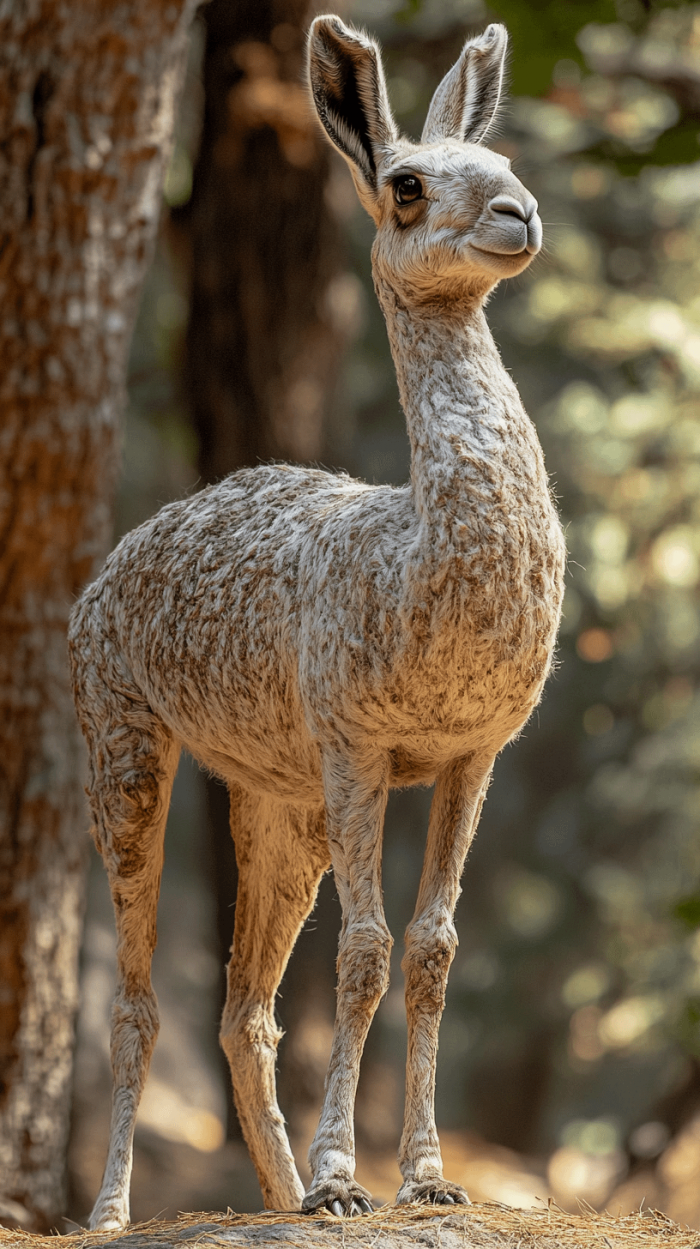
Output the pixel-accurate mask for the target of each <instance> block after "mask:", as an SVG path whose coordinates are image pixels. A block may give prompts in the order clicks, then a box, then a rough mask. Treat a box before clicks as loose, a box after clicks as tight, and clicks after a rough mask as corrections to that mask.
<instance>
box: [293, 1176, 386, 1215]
mask: <svg viewBox="0 0 700 1249" xmlns="http://www.w3.org/2000/svg"><path fill="white" fill-rule="evenodd" d="M301 1208H302V1210H303V1211H304V1213H305V1214H314V1213H316V1214H317V1213H318V1212H319V1211H320V1210H328V1211H330V1213H331V1214H335V1215H336V1216H337V1217H338V1218H339V1219H352V1218H355V1217H356V1216H357V1215H359V1214H371V1213H372V1210H373V1209H374V1207H373V1205H372V1201H371V1198H370V1195H369V1193H368V1192H367V1189H366V1188H362V1187H361V1186H360V1185H359V1184H356V1183H355V1181H354V1180H350V1181H347V1180H327V1181H326V1182H325V1183H323V1184H317V1185H315V1187H314V1188H310V1189H309V1191H308V1193H307V1194H306V1196H305V1197H304V1200H303V1202H302V1205H301Z"/></svg>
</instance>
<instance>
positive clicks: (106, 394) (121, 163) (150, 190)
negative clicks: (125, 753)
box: [0, 0, 193, 1228]
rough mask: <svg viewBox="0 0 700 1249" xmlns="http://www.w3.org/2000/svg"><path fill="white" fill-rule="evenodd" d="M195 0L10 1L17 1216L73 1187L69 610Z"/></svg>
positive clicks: (6, 1135)
mask: <svg viewBox="0 0 700 1249" xmlns="http://www.w3.org/2000/svg"><path fill="white" fill-rule="evenodd" d="M192 7H193V6H192V3H191V0H169V2H168V3H166V2H164V0H127V2H126V3H121V4H117V3H116V2H115V0H73V3H71V4H60V3H58V0H15V3H13V4H5V5H3V6H2V8H1V9H0V207H1V213H0V221H1V222H2V228H1V232H0V300H1V305H2V309H3V316H2V321H1V322H0V361H1V367H0V402H1V405H2V409H1V410H2V419H1V423H0V535H1V537H0V638H1V642H0V986H1V987H0V1217H2V1216H3V1215H4V1217H5V1218H6V1219H7V1218H8V1217H10V1218H12V1217H13V1216H14V1218H15V1219H16V1220H17V1221H18V1222H21V1223H23V1224H24V1225H26V1226H31V1227H34V1228H41V1227H42V1226H46V1225H48V1224H50V1223H51V1222H52V1221H53V1220H55V1218H56V1216H57V1215H58V1214H59V1213H60V1209H61V1206H62V1202H63V1191H64V1161H65V1143H66V1137H67V1130H68V1112H69V1094H70V1079H71V1050H72V1040H73V1017H74V1010H75V1005H76V994H77V957H78V948H79V940H80V933H81V914H82V894H83V875H84V862H85V853H84V852H85V847H86V840H87V838H86V824H87V819H86V812H85V810H84V804H83V796H82V784H81V781H82V776H81V773H82V761H81V757H82V746H81V744H80V740H79V732H78V728H77V724H76V723H75V717H74V712H73V706H72V699H71V695H70V690H69V681H68V666H67V656H66V644H65V629H66V622H67V617H68V613H69V610H70V608H71V606H72V603H73V601H74V598H75V596H76V594H77V593H78V591H79V590H80V588H81V586H82V585H83V584H84V583H85V581H86V580H87V579H88V578H89V577H90V576H92V575H93V574H94V572H95V571H96V569H97V566H98V564H99V562H100V561H101V560H102V558H103V557H104V555H105V554H106V551H107V547H108V543H109V541H110V537H111V521H112V499H113V491H114V483H115V475H116V469H117V467H118V444H119V437H120V428H121V413H122V407H123V393H124V377H125V365H126V353H127V348H128V340H129V334H130V330H131V325H132V321H133V314H134V310H135V301H136V296H137V294H138V291H139V287H140V284H141V281H142V279H143V277H144V275H145V271H146V267H147V263H148V259H149V255H150V243H151V240H152V238H153V236H154V232H155V228H156V224H157V219H158V212H159V204H160V186H161V181H162V176H163V172H164V163H165V161H166V160H167V157H168V152H169V143H170V136H171V132H172V126H173V108H174V100H175V95H176V92H177V87H178V84H179V81H180V77H181V67H182V63H183V53H184V51H185V45H186V38H185V36H186V30H187V24H188V20H189V17H190V15H191V12H192Z"/></svg>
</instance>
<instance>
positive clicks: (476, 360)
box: [375, 271, 549, 548]
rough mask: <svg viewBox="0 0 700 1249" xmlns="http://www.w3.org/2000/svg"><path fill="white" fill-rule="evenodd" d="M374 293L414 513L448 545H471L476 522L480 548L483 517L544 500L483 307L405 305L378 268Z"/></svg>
mask: <svg viewBox="0 0 700 1249" xmlns="http://www.w3.org/2000/svg"><path fill="white" fill-rule="evenodd" d="M375 286H376V290H377V296H378V298H379V302H380V304H381V307H382V311H383V312H384V316H385V318H386V323H387V328H388V332H389V341H390V344H391V351H392V355H393V358H394V364H395V367H396V374H397V378H398V384H399V393H400V396H401V403H402V405H403V409H404V413H405V415H406V422H407V425H408V433H409V437H410V440H411V452H412V454H411V483H412V489H413V494H414V501H415V508H416V512H417V514H418V516H419V518H420V519H421V520H422V521H423V522H424V523H425V524H426V525H428V526H429V527H430V529H431V531H433V532H435V529H436V527H437V528H438V529H441V530H443V532H445V531H446V530H447V531H449V535H450V542H451V544H455V541H456V545H457V546H461V547H463V548H464V547H465V546H467V547H468V546H470V545H472V543H473V541H474V539H475V538H476V537H477V535H476V534H475V533H472V532H471V530H472V529H473V528H474V525H475V524H476V525H477V527H478V528H479V529H480V530H482V533H481V535H480V538H479V540H480V541H481V542H483V536H484V535H483V524H484V521H485V520H486V518H487V517H489V516H491V517H492V518H493V519H494V520H495V519H496V516H497V515H498V516H499V517H500V518H501V520H502V517H503V512H504V509H508V508H510V509H511V510H512V505H513V504H516V508H515V510H516V511H518V510H519V507H518V506H517V503H518V501H520V502H523V503H525V502H526V498H525V497H523V496H527V501H528V502H531V500H532V494H533V491H535V492H536V493H537V494H538V495H541V494H542V492H544V494H545V496H546V498H547V502H549V496H548V491H547V484H546V475H545V471H544V463H543V460H542V453H541V450H540V447H539V442H538V440H537V436H536V434H535V431H534V428H533V426H532V424H531V422H530V420H529V418H528V416H527V415H526V413H525V411H524V409H523V406H522V403H521V401H520V397H519V395H518V392H517V390H516V388H515V386H514V384H513V382H512V381H511V379H510V377H509V375H508V373H507V372H506V370H505V369H504V367H503V364H502V362H501V359H500V356H499V354H498V351H497V349H496V345H495V343H494V341H493V338H492V336H491V333H490V330H489V328H488V325H487V323H486V317H485V316H484V312H483V308H482V306H481V302H480V301H476V300H474V301H471V302H470V301H468V300H465V301H464V302H463V303H461V304H460V305H459V306H458V307H456V306H451V307H447V308H445V307H441V306H439V305H430V306H425V305H421V306H418V307H416V306H412V307H409V306H406V305H405V304H404V303H403V302H402V301H401V299H400V298H399V297H398V296H397V294H396V292H395V291H394V290H393V288H392V287H391V285H390V284H389V283H388V282H387V281H386V280H385V279H384V278H383V277H382V276H381V274H380V273H377V272H376V271H375ZM459 535H461V538H459ZM446 536H447V535H446ZM457 539H459V540H457Z"/></svg>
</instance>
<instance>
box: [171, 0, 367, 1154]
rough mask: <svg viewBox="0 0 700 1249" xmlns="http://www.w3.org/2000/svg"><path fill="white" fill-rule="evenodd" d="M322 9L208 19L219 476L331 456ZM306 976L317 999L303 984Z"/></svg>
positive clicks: (210, 305) (314, 973) (334, 232)
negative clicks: (320, 118) (279, 461)
mask: <svg viewBox="0 0 700 1249" xmlns="http://www.w3.org/2000/svg"><path fill="white" fill-rule="evenodd" d="M308 7H309V6H308V0H265V2H261V0H237V3H235V4H231V3H230V2H229V0H212V3H210V4H209V5H208V6H207V7H206V8H205V9H204V11H203V19H204V23H205V27H206V35H205V50H204V65H203V82H204V111H203V121H202V133H201V140H200V146H199V153H198V156H197V160H196V164H195V168H194V177H193V185H192V195H191V198H190V199H189V202H188V203H187V204H186V205H185V206H183V208H181V209H180V210H177V209H175V210H174V212H173V219H174V223H175V224H176V226H177V225H183V226H185V227H186V229H187V235H188V247H189V252H190V272H191V287H190V289H191V296H190V315H189V325H188V331H187V340H186V385H187V391H188V394H189V397H190V405H191V411H192V415H193V418H194V424H195V428H196V431H197V434H198V438H199V448H200V450H199V467H200V471H201V474H202V478H203V479H204V481H214V480H217V479H219V478H221V477H222V476H224V475H225V474H226V473H229V472H232V471H233V470H235V469H237V468H242V467H244V466H248V465H255V464H258V463H260V462H261V461H265V460H270V459H274V458H283V459H285V460H296V461H302V462H308V461H317V460H318V459H319V458H320V457H321V456H322V455H324V454H325V453H327V451H328V425H327V421H326V419H325V417H326V413H327V411H328V408H329V407H330V406H331V404H330V397H331V394H332V392H333V390H334V387H335V383H336V375H337V369H338V364H339V359H340V355H341V352H342V348H343V346H344V342H345V339H346V337H347V333H348V330H349V329H350V328H351V325H352V320H353V315H354V309H355V299H356V294H355V290H356V284H355V283H354V282H353V279H352V277H351V276H348V275H344V274H343V273H342V271H341V268H340V261H341V256H340V249H339V243H338V229H337V225H336V222H335V220H334V217H333V214H332V212H331V209H330V206H329V203H328V198H329V159H328V152H327V145H324V143H323V141H322V139H321V136H320V132H319V131H318V127H317V124H316V122H315V120H314V118H313V117H312V114H311V111H310V109H309V105H308V101H307V93H306V88H305V85H303V82H302V72H303V51H304V44H305V35H306V27H307V24H308ZM207 792H208V810H209V819H210V829H211V836H212V858H213V866H214V882H215V889H216V896H217V911H218V920H219V923H218V927H219V940H220V948H221V964H222V967H223V965H224V963H225V961H226V960H227V958H228V953H229V949H230V944H231V935H232V929H233V904H234V900H235V895H236V873H235V858H234V854H233V846H232V842H231V836H230V831H229V826H228V794H227V792H226V790H225V789H224V788H223V786H221V785H220V784H218V783H217V782H216V781H214V780H211V779H210V780H209V781H208V785H207ZM322 913H325V912H324V911H323V910H322ZM320 922H323V921H322V920H321V921H320ZM334 944H335V934H334V935H333V938H332V942H331V945H332V946H334ZM312 957H313V966H309V963H308V960H307V961H306V963H305V964H303V965H302V963H301V962H300V961H299V960H295V961H294V963H293V965H292V967H291V968H290V972H289V975H288V977H287V979H286V981H285V1000H284V1008H283V1012H282V1013H283V1018H284V1022H285V1024H286V1025H290V1024H292V1023H293V1022H294V1019H295V1018H297V1022H298V1019H300V1017H301V1015H302V1014H303V1013H304V1012H305V1011H308V1010H309V1009H310V1007H311V997H312V996H313V994H311V996H310V994H309V988H310V986H313V985H314V984H318V981H319V979H320V980H321V981H322V982H323V984H324V985H326V986H327V985H328V982H329V980H332V976H333V959H332V957H331V956H329V949H328V943H327V942H326V943H322V944H320V945H319V947H318V951H317V952H316V954H315V956H312ZM300 975H301V976H303V978H304V986H305V989H304V991H300V990H301V985H300V984H296V986H295V977H296V979H297V980H298V978H299V976H300ZM223 992H224V979H223V976H222V979H221V994H222V995H223ZM294 1055H296V1059H295V1057H294ZM311 1066H312V1067H313V1072H312V1070H311V1068H310V1066H309V1055H308V1053H307V1055H306V1056H304V1050H303V1047H298V1046H297V1047H292V1048H291V1049H287V1048H286V1047H283V1051H282V1056H281V1085H282V1101H283V1105H285V1110H286V1112H287V1113H288V1114H290V1115H291V1117H293V1116H294V1113H295V1106H298V1105H299V1104H305V1102H306V1100H307V1098H309V1097H315V1096H317V1095H318V1092H319V1073H318V1072H317V1070H316V1067H315V1066H314V1064H311ZM227 1083H228V1080H227ZM234 1124H235V1120H233V1119H230V1121H229V1131H230V1132H234V1133H235V1130H236V1129H235V1126H234Z"/></svg>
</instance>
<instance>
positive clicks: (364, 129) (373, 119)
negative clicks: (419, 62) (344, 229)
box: [308, 14, 398, 212]
mask: <svg viewBox="0 0 700 1249" xmlns="http://www.w3.org/2000/svg"><path fill="white" fill-rule="evenodd" d="M308 52H309V84H310V87H311V94H312V96H313V101H314V104H315V106H316V112H317V113H318V116H319V120H320V122H321V125H322V126H323V128H324V130H325V131H326V134H327V135H328V138H329V139H330V141H331V143H333V144H334V146H335V147H337V148H338V150H339V151H340V152H342V154H343V156H344V157H345V159H346V160H347V161H348V163H349V165H350V168H351V170H352V173H353V177H354V179H355V185H356V186H357V190H358V192H359V194H360V198H361V199H362V201H363V203H364V204H365V207H366V208H368V210H369V211H370V212H372V209H373V207H374V204H375V201H376V187H377V165H378V163H379V161H380V160H381V156H382V152H383V150H385V149H386V147H387V146H388V145H389V144H391V143H393V142H394V141H395V140H396V138H397V137H398V131H397V129H396V123H395V122H394V119H393V117H392V115H391V109H390V108H389V100H388V98H387V93H386V83H385V80H384V71H383V69H382V62H381V57H380V53H379V48H378V47H377V45H376V44H375V43H374V42H373V41H372V40H371V39H370V38H369V36H367V35H365V34H363V33H362V32H361V31H358V30H351V29H350V28H349V27H347V26H346V25H345V23H344V22H341V20H340V18H339V17H335V16H334V15H333V14H329V15H327V16H325V17H317V18H316V19H315V20H314V21H313V22H312V23H311V29H310V31H309V48H308Z"/></svg>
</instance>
